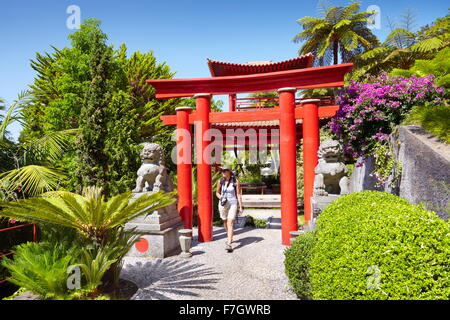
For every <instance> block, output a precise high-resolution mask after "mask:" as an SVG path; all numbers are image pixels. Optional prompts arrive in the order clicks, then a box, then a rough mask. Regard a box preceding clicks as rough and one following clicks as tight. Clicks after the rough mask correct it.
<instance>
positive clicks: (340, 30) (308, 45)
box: [293, 1, 378, 65]
mask: <svg viewBox="0 0 450 320" xmlns="http://www.w3.org/2000/svg"><path fill="white" fill-rule="evenodd" d="M360 7H361V3H360V2H358V1H353V2H351V3H350V4H349V5H348V6H345V7H341V6H325V7H324V8H322V10H321V11H322V12H321V13H322V18H315V17H303V18H301V19H299V20H297V23H298V24H299V25H300V26H301V27H302V28H303V31H302V32H300V33H299V34H297V35H296V36H295V37H294V39H293V41H294V42H301V41H304V43H303V45H302V46H301V48H300V49H299V54H307V53H309V52H311V53H313V54H314V55H315V59H316V64H318V65H324V64H331V63H333V64H337V63H338V57H339V56H340V58H341V62H349V61H351V60H352V59H353V57H354V56H355V55H356V54H358V53H361V52H362V51H363V50H367V49H369V48H372V47H373V46H375V45H377V44H378V40H377V38H376V37H375V35H374V34H373V33H372V32H371V31H370V29H368V28H367V26H366V24H367V22H368V21H370V19H371V18H370V16H371V15H372V12H368V11H362V12H359V10H360Z"/></svg>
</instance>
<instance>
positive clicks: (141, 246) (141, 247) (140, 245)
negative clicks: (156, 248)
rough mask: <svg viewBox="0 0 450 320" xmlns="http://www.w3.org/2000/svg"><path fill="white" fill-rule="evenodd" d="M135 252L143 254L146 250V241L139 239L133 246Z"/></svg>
mask: <svg viewBox="0 0 450 320" xmlns="http://www.w3.org/2000/svg"><path fill="white" fill-rule="evenodd" d="M135 246H136V250H137V251H139V252H145V251H147V250H148V241H147V240H146V239H144V238H139V240H138V241H137V242H136V244H135Z"/></svg>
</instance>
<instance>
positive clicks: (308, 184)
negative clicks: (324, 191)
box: [302, 99, 320, 224]
mask: <svg viewBox="0 0 450 320" xmlns="http://www.w3.org/2000/svg"><path fill="white" fill-rule="evenodd" d="M319 102H320V100H319V99H308V100H302V106H303V181H304V201H303V203H304V205H305V211H304V212H305V224H308V223H309V222H310V221H311V217H312V215H311V211H312V209H311V197H312V196H313V189H314V176H315V174H314V169H315V168H316V166H317V162H318V155H317V152H318V151H319V140H320V137H319Z"/></svg>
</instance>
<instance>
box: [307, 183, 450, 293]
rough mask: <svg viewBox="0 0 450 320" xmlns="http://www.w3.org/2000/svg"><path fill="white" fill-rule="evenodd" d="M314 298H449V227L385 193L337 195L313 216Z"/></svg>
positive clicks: (312, 259)
mask: <svg viewBox="0 0 450 320" xmlns="http://www.w3.org/2000/svg"><path fill="white" fill-rule="evenodd" d="M316 234H317V242H316V245H315V246H314V248H313V249H312V258H311V265H310V273H309V274H310V280H311V285H312V288H313V298H314V299H345V300H347V299H380V300H381V299H447V300H448V299H449V298H450V266H449V262H450V226H449V224H448V223H447V222H445V221H444V220H441V219H440V218H439V217H438V216H437V215H436V214H435V213H434V212H432V211H427V210H425V209H423V208H421V207H419V206H415V205H412V204H410V203H408V202H407V201H406V200H404V199H402V198H400V197H398V196H395V195H392V194H388V193H384V192H377V191H363V192H358V193H353V194H350V195H347V196H342V197H340V198H339V199H337V200H336V201H334V202H333V203H331V204H330V205H329V206H328V207H327V208H326V209H325V210H324V212H323V213H321V215H320V216H319V218H318V221H317V230H316Z"/></svg>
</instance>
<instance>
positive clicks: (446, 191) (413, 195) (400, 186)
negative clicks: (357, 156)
mask: <svg viewBox="0 0 450 320" xmlns="http://www.w3.org/2000/svg"><path fill="white" fill-rule="evenodd" d="M391 138H392V139H394V140H395V141H398V144H395V145H396V150H394V152H395V153H396V157H397V160H399V161H400V162H401V163H402V175H401V179H400V181H399V182H398V183H397V185H395V186H393V187H388V186H384V187H383V186H382V187H377V186H376V185H375V184H376V179H375V178H373V177H371V176H370V173H371V172H372V171H373V159H372V158H369V159H367V160H366V161H365V162H364V165H363V166H362V167H359V168H355V169H354V171H353V173H352V176H351V178H350V190H351V191H352V192H357V191H361V190H379V191H386V192H390V193H393V194H397V195H399V196H401V197H403V198H405V199H407V200H408V201H409V202H411V203H416V204H417V203H421V202H424V203H425V205H426V206H427V208H429V209H431V210H434V211H436V212H437V213H438V215H439V216H440V217H441V218H443V219H448V218H449V214H450V212H449V210H450V209H449V201H450V146H449V145H448V144H446V143H443V142H441V141H439V140H438V139H436V137H434V136H433V135H431V134H429V133H428V132H426V131H425V130H423V129H422V128H421V127H419V126H401V127H399V130H398V132H397V133H396V134H393V135H392V136H391Z"/></svg>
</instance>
